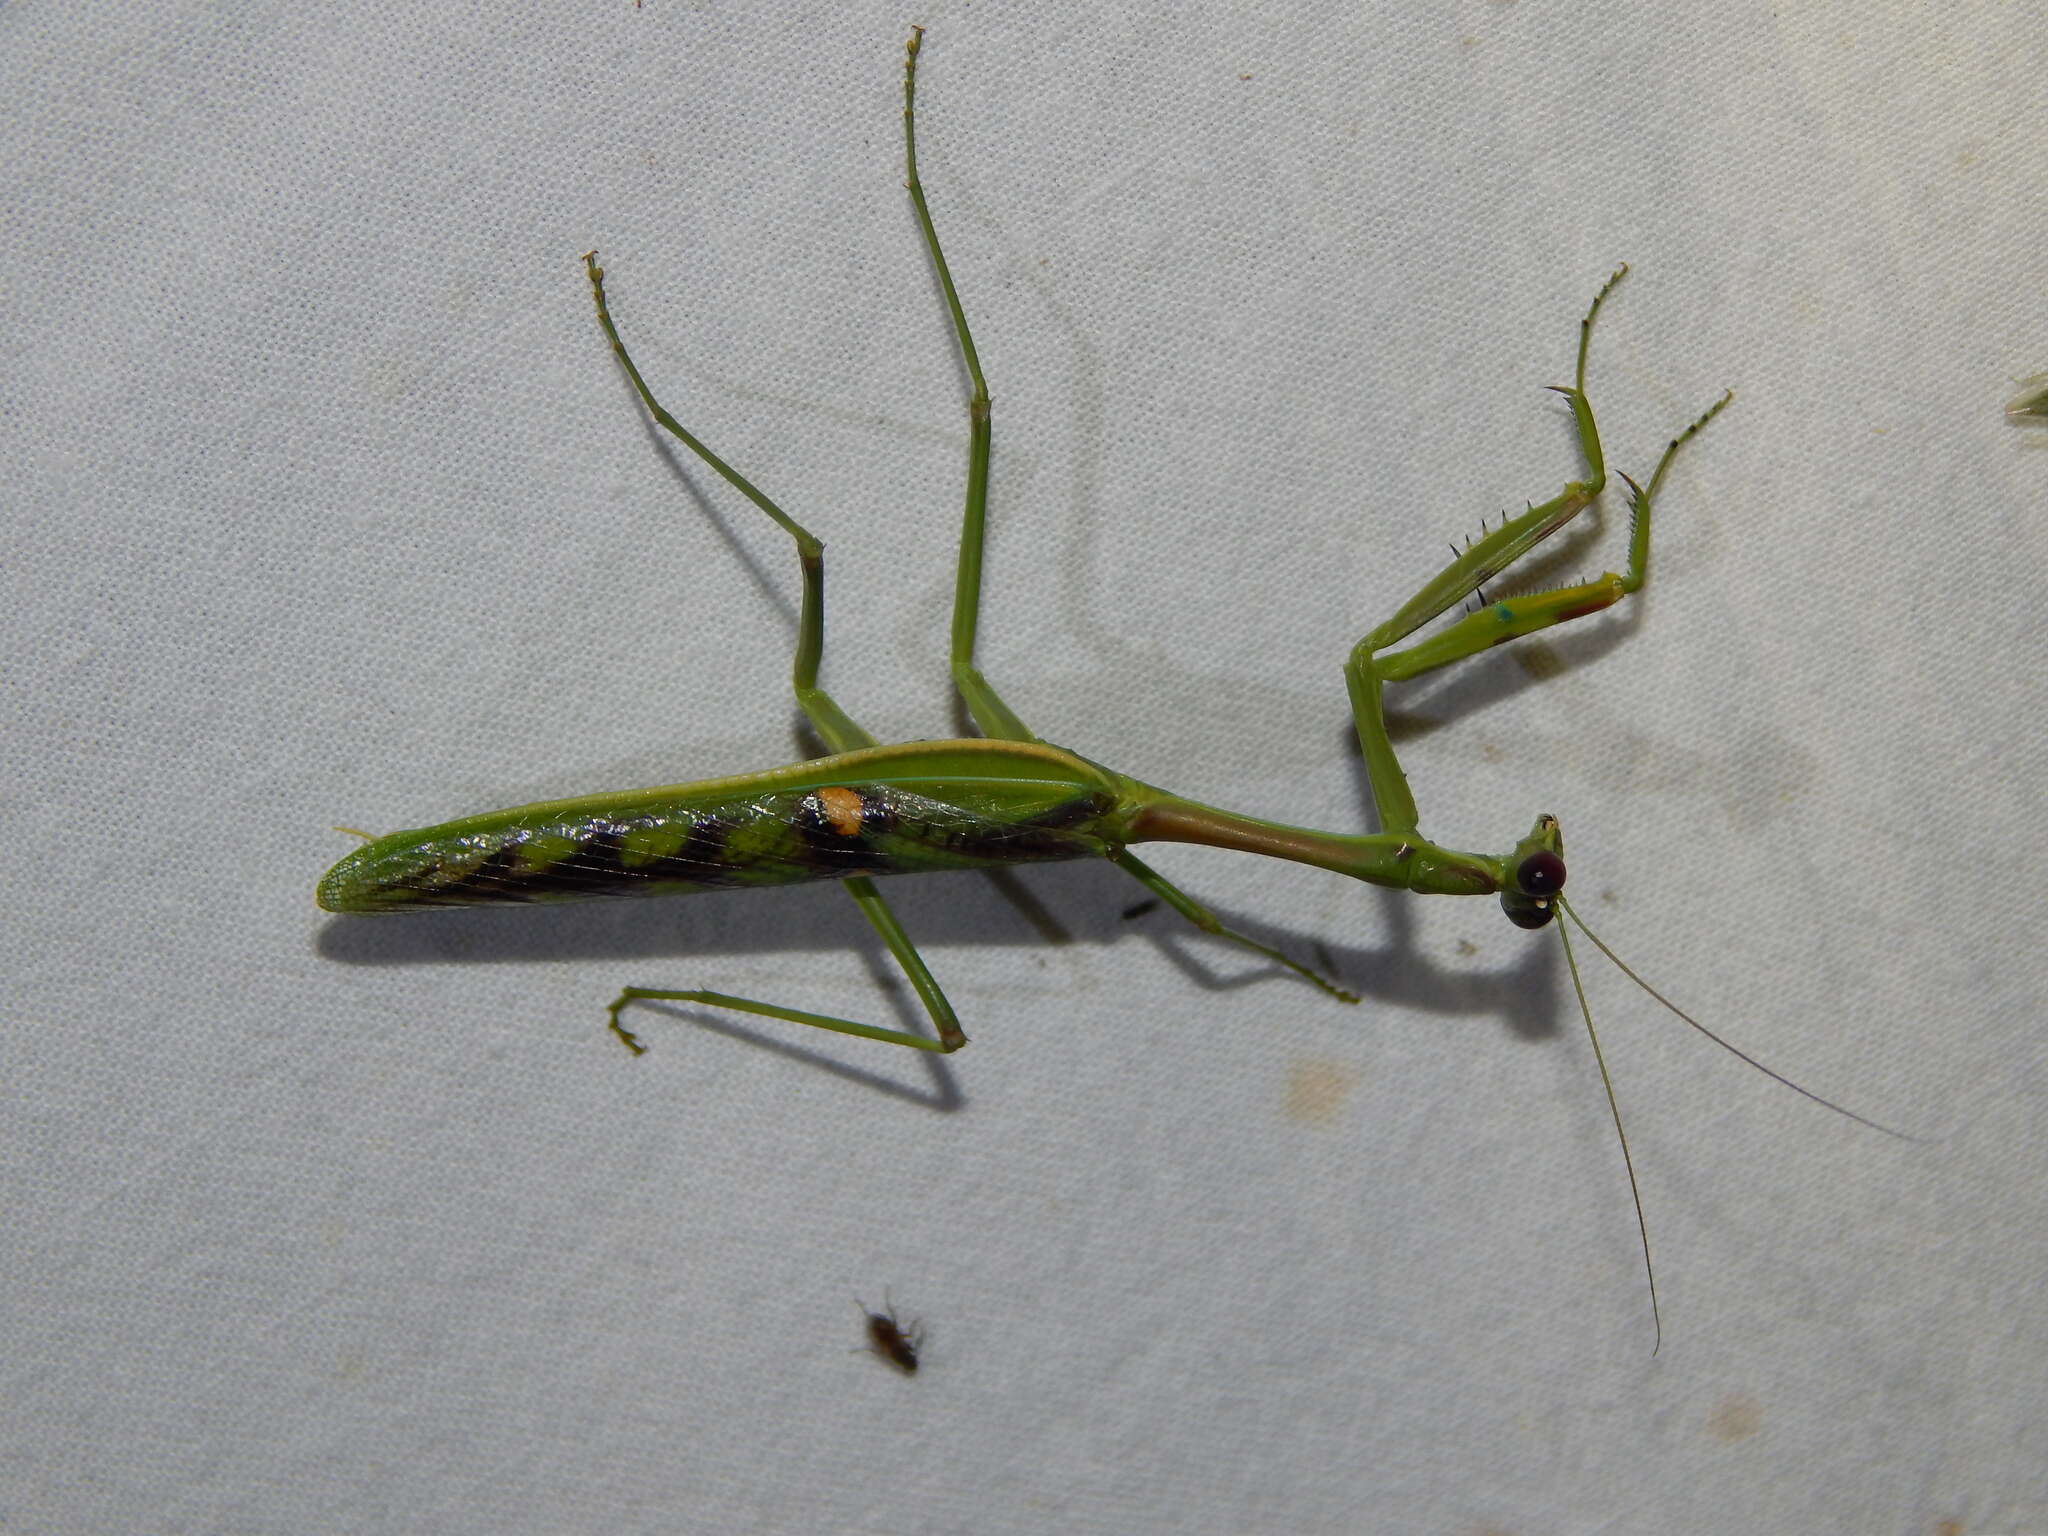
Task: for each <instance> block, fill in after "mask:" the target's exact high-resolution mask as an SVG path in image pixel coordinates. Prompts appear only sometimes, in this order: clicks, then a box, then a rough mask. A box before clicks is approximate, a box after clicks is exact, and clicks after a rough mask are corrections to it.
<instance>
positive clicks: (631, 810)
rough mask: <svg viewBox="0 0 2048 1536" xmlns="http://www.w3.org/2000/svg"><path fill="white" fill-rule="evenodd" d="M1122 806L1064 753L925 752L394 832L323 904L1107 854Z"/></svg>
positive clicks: (680, 884) (376, 904) (1100, 776)
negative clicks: (1117, 809) (1116, 818)
mask: <svg viewBox="0 0 2048 1536" xmlns="http://www.w3.org/2000/svg"><path fill="white" fill-rule="evenodd" d="M1118 804H1119V798H1118V794H1117V780H1116V776H1115V775H1113V774H1110V773H1108V772H1107V770H1103V769H1099V768H1096V767H1095V766H1094V765H1093V764H1089V763H1086V762H1085V761H1084V760H1082V759H1080V758H1075V757H1073V756H1071V754H1067V753H1063V752H1059V751H1058V750H1057V749H1052V748H1044V747H1040V746H1038V745H1037V744H1035V743H1033V744H1019V743H986V742H974V741H967V742H921V743H911V744H909V745H907V746H902V747H881V748H873V749H870V750H867V751H862V752H851V753H845V754H842V755H840V756H838V757H829V758H820V759H818V760H817V761H815V762H811V763H799V764H795V765H793V766H792V767H789V768H783V769H777V770H775V771H773V772H770V773H765V774H750V775H746V776H743V777H740V778H732V779H714V780H706V781H704V782H702V783H697V784H680V785H671V786H668V787H666V788H663V789H650V790H637V791H632V792H628V793H623V794H616V795H594V796H588V797H585V798H582V799H578V800H555V801H544V802H541V803H539V804H535V805H525V806H518V807H515V808H513V809H511V810H506V811H493V812H490V813H487V814H485V815H481V816H471V817H467V818H465V819H463V820H460V821H451V822H444V823H442V824H441V825H439V826H433V827H423V828H419V829H417V830H414V831H407V832H394V833H391V834H390V835H389V836H386V837H380V838H377V839H375V840H374V841H372V842H370V843H367V844H365V845H364V846H363V847H361V848H358V849H356V850H355V852H353V853H351V854H350V855H349V856H348V857H347V858H345V859H343V860H342V861H341V862H340V863H338V864H336V865H335V866H334V868H333V869H331V870H329V871H328V872H327V875H326V877H325V878H324V879H323V880H322V881H321V882H320V888H319V893H318V900H319V903H320V905H321V906H322V907H324V908H325V909H326V910H328V911H330V912H399V911H412V910H417V909H420V908H424V907H463V906H494V905H504V904H512V903H524V902H555V901H576V900H582V899H587V898H592V897H608V896H671V895H686V894H689V893H691V892H694V891H711V890H730V889H735V888H746V887H750V886H770V885H794V884H799V883H802V882H805V881H811V880H843V879H846V878H848V877H849V876H853V875H895V874H917V873H926V872H932V871H938V870H953V869H987V868H992V867H997V866H1002V865H1008V864H1025V863H1043V862H1048V861H1053V860H1059V859H1080V858H1100V857H1103V856H1104V855H1106V854H1107V853H1109V852H1110V851H1111V850H1112V848H1113V846H1114V844H1115V841H1116V839H1115V832H1116V822H1115V815H1114V813H1115V811H1116V808H1117V806H1118Z"/></svg>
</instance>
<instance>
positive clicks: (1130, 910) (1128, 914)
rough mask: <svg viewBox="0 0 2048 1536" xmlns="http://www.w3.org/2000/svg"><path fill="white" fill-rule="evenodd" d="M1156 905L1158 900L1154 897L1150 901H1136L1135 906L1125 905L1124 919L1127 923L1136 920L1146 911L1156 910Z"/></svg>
mask: <svg viewBox="0 0 2048 1536" xmlns="http://www.w3.org/2000/svg"><path fill="white" fill-rule="evenodd" d="M1158 907H1159V901H1158V898H1156V897H1155V898H1154V899H1152V900H1151V901H1141V902H1138V903H1137V904H1136V905H1135V906H1129V907H1125V908H1124V921H1125V922H1127V923H1130V922H1136V921H1137V920H1138V919H1139V918H1141V917H1143V916H1144V915H1145V914H1146V913H1147V912H1153V911H1157V910H1158Z"/></svg>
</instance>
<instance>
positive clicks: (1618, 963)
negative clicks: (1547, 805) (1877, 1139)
mask: <svg viewBox="0 0 2048 1536" xmlns="http://www.w3.org/2000/svg"><path fill="white" fill-rule="evenodd" d="M1551 899H1552V900H1553V901H1555V902H1556V903H1557V904H1558V906H1559V907H1560V908H1562V909H1563V911H1564V914H1565V916H1566V917H1569V918H1570V919H1571V920H1572V922H1573V923H1575V924H1577V926H1578V930H1579V932H1581V933H1583V934H1584V935H1585V936H1586V937H1587V938H1589V939H1591V940H1592V941H1593V947H1594V948H1595V949H1597V950H1599V951H1600V953H1601V954H1603V955H1605V956H1606V957H1607V958H1608V959H1609V960H1612V961H1613V962H1614V966H1615V969H1616V970H1618V971H1620V972H1621V974H1622V975H1624V976H1626V977H1627V978H1628V979H1629V980H1630V981H1632V982H1634V983H1635V984H1636V985H1637V986H1639V987H1641V988H1642V989H1643V990H1644V991H1645V992H1647V993H1649V994H1650V996H1652V997H1654V998H1655V999H1657V1001H1658V1002H1660V1003H1662V1004H1663V1005H1664V1006H1665V1007H1666V1008H1669V1009H1670V1010H1671V1011H1672V1012H1673V1013H1675V1014H1677V1015H1678V1016H1679V1017H1680V1018H1681V1019H1683V1020H1685V1022H1686V1023H1688V1024H1690V1025H1691V1026H1692V1027H1693V1028H1694V1029H1696V1030H1698V1031H1699V1032H1700V1033H1701V1034H1703V1035H1705V1036H1706V1037H1707V1038H1708V1039H1709V1040H1711V1041H1713V1042H1714V1044H1716V1045H1718V1046H1719V1047H1721V1049H1722V1050H1724V1051H1726V1052H1728V1053H1729V1054H1730V1055H1731V1056H1739V1057H1741V1058H1742V1060H1744V1061H1746V1062H1748V1063H1749V1064H1750V1065H1751V1066H1752V1067H1755V1068H1756V1069H1757V1071H1759V1072H1761V1073H1763V1075H1764V1076H1765V1077H1768V1078H1770V1079H1772V1080H1773V1081H1774V1082H1780V1083H1783V1084H1784V1085H1785V1086H1786V1087H1787V1088H1790V1089H1791V1090H1792V1091H1793V1092H1794V1093H1796V1094H1798V1095H1800V1096H1801V1097H1802V1098H1808V1099H1811V1100H1813V1102H1814V1103H1816V1104H1818V1105H1820V1106H1821V1107H1822V1108H1823V1109H1832V1110H1833V1111H1834V1112H1835V1113H1836V1114H1838V1115H1846V1116H1848V1118H1849V1119H1851V1120H1854V1121H1855V1122H1856V1123H1857V1124H1858V1125H1867V1126H1869V1127H1870V1129H1872V1130H1873V1131H1879V1132H1881V1133H1883V1134H1884V1135H1886V1136H1895V1137H1897V1138H1898V1139H1899V1140H1900V1141H1923V1140H1925V1139H1926V1138H1924V1137H1920V1136H1913V1135H1909V1134H1908V1133H1906V1132H1905V1131H1895V1130H1893V1129H1892V1128H1891V1127H1890V1126H1888V1125H1879V1124H1878V1123H1877V1122H1876V1121H1875V1120H1872V1119H1870V1118H1868V1117H1867V1116H1864V1115H1859V1114H1857V1113H1856V1111H1855V1110H1853V1109H1844V1108H1843V1107H1842V1106H1841V1105H1839V1104H1837V1103H1836V1102H1835V1101H1834V1100H1833V1099H1824V1098H1822V1097H1821V1096H1820V1095H1819V1094H1817V1093H1815V1092H1813V1091H1812V1090H1811V1089H1809V1088H1802V1087H1800V1086H1799V1085H1798V1084H1797V1083H1795V1082H1793V1081H1792V1079H1791V1078H1789V1077H1787V1076H1786V1075H1785V1074H1784V1073H1782V1072H1774V1071H1772V1070H1771V1069H1770V1068H1769V1067H1767V1066H1765V1065H1764V1064H1763V1063H1762V1062H1760V1061H1758V1060H1757V1059H1756V1058H1755V1057H1754V1056H1752V1055H1750V1054H1749V1052H1747V1051H1745V1050H1743V1049H1742V1048H1741V1047H1740V1046H1735V1045H1730V1044H1729V1043H1728V1042H1727V1041H1726V1040H1723V1039H1722V1038H1721V1037H1720V1036H1719V1035H1717V1034H1715V1033H1714V1032H1713V1031H1712V1030H1711V1029H1709V1028H1707V1026H1706V1025H1704V1024H1702V1023H1701V1022H1700V1021H1699V1020H1698V1019H1696V1018H1694V1017H1693V1016H1692V1015H1691V1014H1689V1013H1687V1012H1686V1011H1685V1010H1684V1009H1683V1008H1681V1007H1679V1006H1678V1004H1676V1003H1674V1002H1673V1001H1671V999H1670V998H1668V997H1666V996H1665V995H1664V994H1663V993H1662V992H1659V991H1658V990H1657V989H1656V988H1655V987H1653V986H1651V985H1650V984H1649V983H1648V982H1647V981H1645V980H1643V978H1642V977H1640V976H1638V975H1637V974H1636V973H1635V972H1634V971H1632V970H1630V969H1629V967H1628V963H1627V962H1626V961H1624V960H1623V959H1622V958H1621V956H1619V955H1617V954H1616V953H1615V952H1614V951H1613V950H1611V949H1609V948H1608V947H1607V946H1606V944H1604V943H1602V942H1601V939H1600V935H1599V934H1597V933H1595V932H1594V931H1593V930H1592V929H1590V928H1588V927H1587V926H1586V922H1585V919H1584V918H1582V917H1580V916H1579V914H1578V913H1577V912H1574V911H1573V910H1572V908H1571V904H1570V903H1568V902H1567V901H1566V900H1565V899H1564V897H1562V896H1555V897H1552V898H1551ZM1558 931H1559V932H1560V933H1562V932H1563V931H1564V930H1563V929H1561V928H1560V929H1559V930H1558ZM1564 947H1565V954H1566V955H1567V956H1569V955H1570V954H1571V947H1572V946H1571V941H1570V940H1569V939H1567V940H1566V941H1565V946H1564ZM1578 979H1579V976H1578V972H1577V971H1576V970H1574V971H1573V972H1572V983H1573V985H1577V983H1578ZM1585 1002H1586V999H1585V995H1584V994H1583V993H1581V994H1580V996H1579V1006H1580V1007H1582V1008H1583V1007H1584V1006H1585ZM1586 1023H1587V1027H1588V1028H1591V1027H1592V1020H1591V1019H1590V1018H1588V1019H1587V1021H1586ZM1594 1049H1595V1051H1598V1049H1599V1046H1598V1045H1597V1044H1596V1045H1595V1046H1594ZM1601 1070H1602V1072H1603V1073H1604V1072H1605V1070H1606V1069H1605V1068H1604V1067H1603V1068H1602V1069H1601ZM1609 1096H1610V1097H1612V1090H1609ZM1623 1150H1624V1151H1626V1150H1627V1145H1626V1143H1624V1144H1623Z"/></svg>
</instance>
